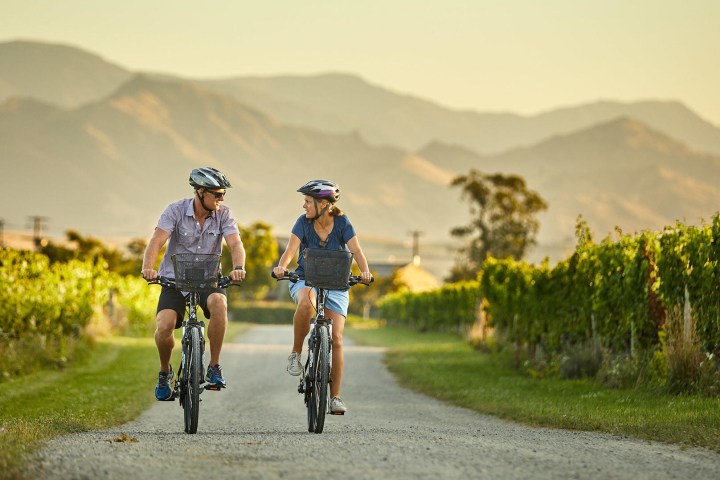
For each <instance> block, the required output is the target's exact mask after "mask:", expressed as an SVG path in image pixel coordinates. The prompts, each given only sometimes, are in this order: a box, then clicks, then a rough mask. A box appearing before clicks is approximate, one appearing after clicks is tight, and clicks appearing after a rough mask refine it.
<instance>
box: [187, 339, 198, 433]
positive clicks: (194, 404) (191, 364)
mask: <svg viewBox="0 0 720 480" xmlns="http://www.w3.org/2000/svg"><path fill="white" fill-rule="evenodd" d="M189 337H190V338H189V344H188V345H187V348H188V351H187V355H186V357H185V359H186V360H187V371H186V374H187V375H186V376H185V381H186V388H185V398H184V402H183V409H184V410H185V433H197V428H198V418H199V416H200V384H201V378H202V349H201V346H200V329H199V328H197V327H192V328H190V335H189Z"/></svg>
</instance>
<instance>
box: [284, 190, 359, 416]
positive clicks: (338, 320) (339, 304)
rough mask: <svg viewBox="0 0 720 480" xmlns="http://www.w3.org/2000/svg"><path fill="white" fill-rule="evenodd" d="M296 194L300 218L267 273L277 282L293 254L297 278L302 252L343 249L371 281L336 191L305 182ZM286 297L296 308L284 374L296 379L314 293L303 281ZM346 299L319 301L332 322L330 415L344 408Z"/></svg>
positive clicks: (333, 295) (343, 295)
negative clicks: (301, 197) (300, 202)
mask: <svg viewBox="0 0 720 480" xmlns="http://www.w3.org/2000/svg"><path fill="white" fill-rule="evenodd" d="M297 191H298V192H300V193H302V194H303V195H305V202H304V203H303V209H304V210H305V214H304V215H301V216H300V217H299V218H298V219H297V221H296V222H295V226H294V227H293V229H292V234H291V235H290V240H289V241H288V245H287V248H286V249H285V252H284V253H283V254H282V256H281V257H280V260H279V261H278V266H277V267H275V268H274V269H273V272H274V273H275V275H276V276H277V277H282V276H283V275H285V272H286V271H287V266H288V265H289V264H290V262H291V261H292V259H293V258H294V257H295V254H296V253H298V249H300V252H299V257H298V269H297V270H296V272H297V273H299V274H302V273H303V270H304V265H303V250H304V249H306V248H327V249H328V250H349V251H350V252H352V253H353V256H354V258H355V262H356V263H357V265H358V267H360V276H361V277H362V281H363V282H369V281H370V280H371V279H372V275H371V274H370V268H369V267H368V263H367V260H366V259H365V254H364V253H363V251H362V248H360V242H359V241H358V238H357V235H355V229H354V228H353V226H352V224H351V223H350V220H348V218H347V217H346V216H345V215H344V214H343V212H342V211H341V210H340V209H339V208H337V207H336V206H335V202H336V201H337V200H338V198H339V197H340V189H339V188H338V186H337V185H336V184H335V183H333V182H330V181H328V180H311V181H309V182H308V183H306V184H305V185H303V186H302V187H300V188H299V189H298V190H297ZM289 286H290V295H291V296H292V298H293V300H294V301H295V303H296V304H297V309H296V310H295V316H294V317H293V329H294V340H293V347H292V352H291V353H290V356H289V357H288V366H287V371H288V373H290V375H294V376H298V375H300V374H301V373H302V371H303V367H302V363H301V361H300V355H301V353H302V347H303V344H304V343H305V337H306V336H307V334H308V333H309V332H310V319H311V317H312V316H313V315H314V313H315V310H314V309H315V307H314V305H315V295H316V294H315V290H314V289H313V288H311V287H308V286H306V285H305V282H304V281H303V280H300V281H298V282H296V283H290V285H289ZM348 302H349V295H348V292H347V290H344V291H343V290H329V291H328V295H327V299H326V302H325V316H326V317H328V318H331V319H332V342H333V343H332V345H333V348H332V371H331V372H330V380H331V383H330V397H331V399H330V411H331V412H332V413H339V414H344V413H345V412H347V406H346V405H345V404H344V403H343V401H342V399H341V398H340V384H341V382H342V374H343V344H342V339H343V330H344V328H345V317H346V316H347V308H348Z"/></svg>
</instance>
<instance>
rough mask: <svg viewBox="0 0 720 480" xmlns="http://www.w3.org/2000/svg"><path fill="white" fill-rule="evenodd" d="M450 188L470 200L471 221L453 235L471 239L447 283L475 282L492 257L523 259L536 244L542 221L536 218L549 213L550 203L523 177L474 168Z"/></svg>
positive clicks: (455, 180)
mask: <svg viewBox="0 0 720 480" xmlns="http://www.w3.org/2000/svg"><path fill="white" fill-rule="evenodd" d="M451 186H453V187H460V188H461V189H462V193H461V198H463V199H469V201H470V214H471V216H472V221H471V223H470V224H469V225H465V226H463V227H456V228H454V229H452V230H451V232H450V233H451V234H452V235H453V236H454V237H457V238H460V239H468V238H469V239H470V240H469V243H468V244H467V245H466V246H464V247H462V248H460V249H459V251H458V260H457V262H456V264H455V266H454V267H453V268H452V271H451V273H450V278H449V279H448V280H450V281H458V280H467V279H474V278H475V277H476V276H477V272H478V271H479V270H480V268H481V267H482V264H483V262H485V259H487V258H488V257H490V256H492V257H494V258H513V259H515V260H520V259H521V258H522V257H523V256H524V255H525V253H526V252H527V250H528V248H529V247H531V246H532V245H535V244H536V243H537V242H536V236H537V232H538V230H539V228H540V222H539V221H538V220H537V219H536V217H535V216H536V214H538V213H539V212H541V211H543V210H547V203H545V200H543V199H542V197H540V195H539V194H538V193H536V192H534V191H532V190H529V189H528V187H527V185H526V183H525V179H523V178H522V177H520V176H517V175H507V176H506V175H502V174H500V173H496V174H492V175H488V174H485V173H482V172H479V171H477V170H475V169H471V170H470V172H469V173H468V174H467V175H459V176H457V177H455V178H454V179H453V180H452V182H451Z"/></svg>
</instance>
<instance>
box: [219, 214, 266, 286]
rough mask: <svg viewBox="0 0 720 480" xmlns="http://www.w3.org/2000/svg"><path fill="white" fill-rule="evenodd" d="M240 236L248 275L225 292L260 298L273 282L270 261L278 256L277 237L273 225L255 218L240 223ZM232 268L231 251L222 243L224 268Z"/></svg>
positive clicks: (226, 269) (224, 269) (225, 269)
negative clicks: (238, 284) (240, 282)
mask: <svg viewBox="0 0 720 480" xmlns="http://www.w3.org/2000/svg"><path fill="white" fill-rule="evenodd" d="M240 238H242V241H243V244H244V245H245V257H246V264H245V269H246V270H247V276H246V277H245V281H244V282H243V283H242V288H231V289H229V290H228V295H231V296H232V297H235V296H238V297H240V298H245V299H261V298H264V297H265V295H266V294H267V292H268V291H269V290H270V289H271V288H272V287H274V286H275V280H273V278H272V277H271V276H270V270H271V269H272V265H273V262H274V261H275V260H276V258H277V250H278V246H277V241H276V240H275V236H274V235H273V233H272V227H271V226H270V225H268V224H267V223H264V222H255V223H253V224H252V225H250V226H248V227H243V226H241V227H240ZM232 268H233V265H232V257H231V256H230V251H229V250H228V249H227V248H225V247H223V272H227V271H229V270H230V269H232Z"/></svg>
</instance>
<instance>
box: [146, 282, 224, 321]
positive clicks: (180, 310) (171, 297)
mask: <svg viewBox="0 0 720 480" xmlns="http://www.w3.org/2000/svg"><path fill="white" fill-rule="evenodd" d="M211 293H221V294H223V295H225V296H227V293H226V292H225V289H224V288H216V289H214V290H211V291H209V292H204V293H201V294H200V303H199V305H200V308H202V311H203V314H204V315H205V318H207V319H208V320H209V319H210V311H209V310H208V308H207V299H208V297H209V296H210V294H211ZM160 310H175V313H176V314H177V319H176V320H175V328H180V325H182V320H183V317H184V316H185V297H183V294H182V293H181V292H180V291H179V290H177V289H175V288H168V287H163V288H162V291H161V292H160V300H158V307H157V312H156V313H159V312H160Z"/></svg>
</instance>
